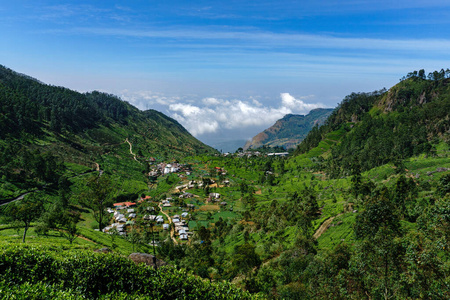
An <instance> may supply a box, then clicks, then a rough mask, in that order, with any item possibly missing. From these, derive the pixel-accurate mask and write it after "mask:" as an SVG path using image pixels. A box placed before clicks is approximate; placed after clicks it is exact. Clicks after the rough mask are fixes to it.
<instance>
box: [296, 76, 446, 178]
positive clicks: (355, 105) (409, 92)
mask: <svg viewBox="0 0 450 300" xmlns="http://www.w3.org/2000/svg"><path fill="white" fill-rule="evenodd" d="M415 74H416V75H414V73H410V74H409V75H408V78H405V79H404V80H403V81H402V82H400V83H399V84H397V85H396V86H394V87H392V88H391V89H390V90H389V91H386V90H381V91H376V92H373V93H353V94H351V95H349V96H347V97H346V98H345V99H344V100H343V101H342V102H341V103H340V105H339V106H338V107H337V109H336V110H335V111H334V112H333V113H332V115H331V116H330V117H329V119H328V120H327V122H326V124H325V125H324V126H321V127H320V128H314V129H313V130H312V131H311V132H310V134H309V135H308V136H307V137H306V139H305V141H304V142H303V143H302V144H301V145H299V146H298V148H297V149H296V154H301V153H305V152H306V151H308V150H311V149H312V148H314V147H317V146H318V145H319V142H320V141H322V140H323V139H324V138H326V136H327V134H329V133H330V132H333V131H338V130H344V131H345V134H344V135H343V138H342V139H341V140H340V143H339V144H337V145H336V146H335V147H333V149H332V150H331V153H329V154H327V159H326V161H325V162H324V164H325V165H326V167H325V168H326V169H327V171H328V173H329V174H330V175H331V176H340V175H341V174H343V173H348V172H349V171H350V170H351V169H352V168H353V166H355V165H358V166H359V167H360V168H361V170H363V171H366V170H369V169H371V168H374V167H377V166H380V165H383V164H386V163H389V162H398V161H401V160H402V159H405V158H409V157H411V156H413V155H418V154H421V153H425V154H432V153H435V152H436V144H437V143H438V142H439V141H440V140H442V141H444V142H448V141H449V140H450V134H449V129H450V120H449V111H450V110H449V108H450V85H449V84H450V78H447V77H448V76H449V72H447V73H445V72H444V71H443V70H442V71H441V72H438V73H437V75H436V74H434V75H433V73H431V75H430V76H429V78H430V79H428V80H427V79H425V78H424V77H423V76H420V77H419V76H418V75H417V74H418V72H416V73H415ZM445 74H447V75H445ZM435 76H436V77H435ZM433 145H434V146H433Z"/></svg>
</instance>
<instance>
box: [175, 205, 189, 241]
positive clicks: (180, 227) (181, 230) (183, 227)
mask: <svg viewBox="0 0 450 300" xmlns="http://www.w3.org/2000/svg"><path fill="white" fill-rule="evenodd" d="M188 216H189V214H188V213H187V212H183V213H182V214H181V217H182V218H187V217H188ZM172 223H173V225H174V226H175V232H176V233H177V234H178V235H179V237H180V240H188V239H189V236H190V235H192V232H190V231H189V227H188V225H187V223H186V221H185V220H183V219H181V218H180V216H179V215H174V216H173V218H172Z"/></svg>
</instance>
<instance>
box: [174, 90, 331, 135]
mask: <svg viewBox="0 0 450 300" xmlns="http://www.w3.org/2000/svg"><path fill="white" fill-rule="evenodd" d="M280 97H281V103H280V106H279V107H269V106H264V105H262V104H261V103H260V102H259V101H257V100H255V99H253V98H252V99H250V100H249V101H244V100H237V99H234V100H222V99H217V98H204V99H202V101H201V103H202V104H203V105H206V106H204V107H201V106H196V105H193V104H187V103H176V104H171V105H169V114H171V116H172V117H173V118H175V119H176V120H178V121H179V122H180V123H181V124H182V125H184V126H185V127H186V128H187V129H188V130H189V131H190V132H191V133H192V134H193V135H194V136H199V135H202V134H205V133H214V132H217V131H219V130H221V129H222V130H233V129H242V131H245V130H246V128H249V127H255V126H260V127H261V126H262V127H264V128H266V127H269V126H271V125H272V124H273V123H275V122H276V121H277V120H278V119H281V118H282V117H283V116H285V115H286V114H292V113H294V114H305V113H308V112H309V111H310V110H311V109H314V108H318V107H323V105H321V104H318V103H314V104H310V103H305V102H304V101H303V100H301V99H296V98H294V97H293V96H291V95H290V94H289V93H282V94H281V95H280Z"/></svg>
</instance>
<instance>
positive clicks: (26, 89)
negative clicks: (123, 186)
mask: <svg viewBox="0 0 450 300" xmlns="http://www.w3.org/2000/svg"><path fill="white" fill-rule="evenodd" d="M0 107H1V108H0V109H1V111H0V128H1V131H0V153H1V154H0V178H1V182H2V183H3V185H7V188H3V189H0V200H1V199H5V198H11V197H14V196H16V195H18V194H19V193H20V192H21V191H26V190H30V189H32V188H36V187H38V186H43V185H45V184H48V183H57V181H58V178H59V176H60V175H61V174H63V173H64V172H66V173H69V174H66V175H67V176H75V175H76V174H77V173H78V174H79V173H83V172H86V171H87V170H95V169H101V170H103V171H106V172H109V173H114V174H116V175H117V176H122V177H123V178H128V179H130V180H135V179H136V178H137V177H139V176H140V177H142V172H143V171H145V170H147V169H148V161H149V159H150V158H154V159H156V160H159V161H162V160H167V161H171V160H175V159H179V158H182V157H185V156H187V155H196V154H207V153H211V154H212V153H216V152H217V151H216V150H214V149H213V148H211V147H209V146H207V145H205V144H203V143H201V142H200V141H198V140H197V139H195V138H194V137H193V136H192V135H191V134H190V133H189V132H188V131H186V129H184V128H183V127H182V126H181V125H180V124H179V123H178V122H177V121H175V120H173V119H171V118H169V117H167V116H165V115H164V114H162V113H160V112H157V111H155V110H147V111H140V110H138V109H137V108H135V107H133V106H132V105H130V104H129V103H127V102H125V101H122V100H120V99H119V98H118V97H116V96H114V95H109V94H105V93H100V92H95V91H94V92H90V93H84V94H82V93H78V92H75V91H72V90H69V89H67V88H63V87H55V86H51V85H46V84H43V83H41V82H39V81H38V80H36V79H33V78H30V77H28V76H26V75H22V74H18V73H16V72H14V71H12V70H10V69H7V68H5V67H0ZM63 169H64V170H66V171H64V170H63ZM45 170H47V171H45ZM133 178H134V179H133ZM139 181H141V182H142V183H143V184H144V185H145V184H146V183H145V182H146V180H145V179H144V178H139Z"/></svg>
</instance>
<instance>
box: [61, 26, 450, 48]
mask: <svg viewBox="0 0 450 300" xmlns="http://www.w3.org/2000/svg"><path fill="white" fill-rule="evenodd" d="M53 32H59V33H63V32H65V33H68V34H92V35H99V36H116V37H135V38H150V39H159V40H160V42H161V43H164V39H177V40H180V41H181V42H182V43H184V44H185V45H189V44H188V43H187V44H186V42H187V41H189V40H191V41H192V42H198V41H202V42H203V41H206V43H207V41H211V42H218V41H220V42H221V43H224V44H225V45H227V46H228V47H229V46H236V47H241V48H242V47H246V46H248V48H249V49H252V48H256V47H259V48H261V47H263V48H267V47H269V48H275V49H276V48H287V47H295V48H300V47H301V48H321V49H352V50H358V49H360V50H361V49H362V50H383V51H386V50H397V51H408V52H410V51H438V52H444V51H445V52H447V49H449V48H450V39H443V38H442V39H377V38H360V37H337V36H332V35H313V34H296V33H274V32H262V31H259V30H257V31H252V30H249V29H248V28H243V29H242V30H232V31H226V30H221V29H220V28H212V29H210V30H206V29H205V28H191V29H186V28H173V29H160V28H154V29H148V30H141V29H123V28H95V27H92V28H91V27H79V28H71V29H68V30H66V29H60V30H53ZM236 42H238V43H236ZM172 43H173V42H172ZM214 45H216V46H218V47H220V46H221V44H219V45H217V44H215V43H212V45H209V46H214ZM207 46H208V45H207Z"/></svg>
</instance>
